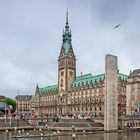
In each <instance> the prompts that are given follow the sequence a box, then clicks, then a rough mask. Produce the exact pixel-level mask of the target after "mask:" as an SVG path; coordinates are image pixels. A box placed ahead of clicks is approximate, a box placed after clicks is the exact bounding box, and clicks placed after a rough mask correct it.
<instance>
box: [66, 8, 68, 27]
mask: <svg viewBox="0 0 140 140" xmlns="http://www.w3.org/2000/svg"><path fill="white" fill-rule="evenodd" d="M66 25H68V10H67V12H66Z"/></svg>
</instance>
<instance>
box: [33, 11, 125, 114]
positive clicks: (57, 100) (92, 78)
mask: <svg viewBox="0 0 140 140" xmlns="http://www.w3.org/2000/svg"><path fill="white" fill-rule="evenodd" d="M71 37H72V35H71V31H70V29H69V24H68V13H67V15H66V25H65V30H64V32H63V42H62V47H61V50H60V55H59V57H58V84H57V85H52V86H47V87H43V88H40V87H39V86H38V85H37V86H36V92H35V111H36V114H50V113H53V114H54V113H57V114H86V113H88V114H93V115H95V116H97V115H104V101H105V99H104V96H105V74H104V73H103V74H98V75H92V74H91V73H88V74H84V75H83V74H82V73H81V75H80V76H76V56H75V54H74V51H73V47H72V42H71ZM126 83H127V75H125V74H121V73H119V71H118V89H117V91H118V110H119V112H118V113H119V114H123V113H125V112H126Z"/></svg>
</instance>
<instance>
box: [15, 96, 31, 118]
mask: <svg viewBox="0 0 140 140" xmlns="http://www.w3.org/2000/svg"><path fill="white" fill-rule="evenodd" d="M31 99H32V96H31V95H18V96H16V106H17V108H16V112H17V114H18V115H21V114H30V113H31Z"/></svg>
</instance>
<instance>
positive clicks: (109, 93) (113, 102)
mask: <svg viewBox="0 0 140 140" xmlns="http://www.w3.org/2000/svg"><path fill="white" fill-rule="evenodd" d="M117 70H118V66H117V57H116V56H113V55H110V54H108V55H106V57H105V108H104V111H105V114H104V130H106V131H110V130H118V99H117V86H118V76H117Z"/></svg>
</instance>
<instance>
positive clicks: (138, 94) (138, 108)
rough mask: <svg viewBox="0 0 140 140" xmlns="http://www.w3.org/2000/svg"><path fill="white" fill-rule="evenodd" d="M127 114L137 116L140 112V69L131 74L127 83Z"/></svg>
mask: <svg viewBox="0 0 140 140" xmlns="http://www.w3.org/2000/svg"><path fill="white" fill-rule="evenodd" d="M126 87H127V102H126V110H127V112H126V113H127V114H128V115H130V114H137V113H139V112H140V69H136V70H134V71H133V72H130V74H129V76H128V83H127V86H126Z"/></svg>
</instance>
